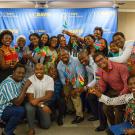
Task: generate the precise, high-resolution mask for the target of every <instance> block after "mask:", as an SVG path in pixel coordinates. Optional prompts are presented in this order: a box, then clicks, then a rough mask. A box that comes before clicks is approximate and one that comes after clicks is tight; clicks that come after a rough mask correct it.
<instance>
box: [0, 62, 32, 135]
mask: <svg viewBox="0 0 135 135" xmlns="http://www.w3.org/2000/svg"><path fill="white" fill-rule="evenodd" d="M24 75H25V67H24V66H23V65H20V64H17V65H16V66H15V68H14V70H13V74H12V75H11V76H8V77H7V78H6V79H5V80H4V81H3V82H2V83H1V84H0V118H1V120H2V121H4V122H5V123H6V125H5V129H4V132H3V135H14V133H13V131H14V130H15V128H16V126H17V125H18V123H19V121H20V120H21V119H22V117H23V116H24V108H23V107H21V106H20V105H21V103H22V102H23V100H24V97H25V93H26V90H27V87H28V86H29V85H30V82H29V81H27V82H26V84H25V85H24V86H23V83H24V81H23V78H24ZM22 86H23V88H22Z"/></svg>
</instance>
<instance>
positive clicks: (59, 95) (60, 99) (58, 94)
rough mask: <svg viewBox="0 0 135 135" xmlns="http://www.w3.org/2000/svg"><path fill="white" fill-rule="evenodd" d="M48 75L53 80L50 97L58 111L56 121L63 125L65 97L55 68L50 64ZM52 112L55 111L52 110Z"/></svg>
mask: <svg viewBox="0 0 135 135" xmlns="http://www.w3.org/2000/svg"><path fill="white" fill-rule="evenodd" d="M49 75H50V76H51V77H52V78H53V80H54V95H53V98H52V102H53V106H54V109H57V111H58V115H57V116H58V117H57V123H58V125H59V126H61V125H63V118H64V115H65V110H66V104H65V97H64V92H63V85H62V83H61V81H60V79H59V76H58V71H57V68H56V67H54V66H51V67H50V69H49ZM54 112H56V111H55V110H54Z"/></svg>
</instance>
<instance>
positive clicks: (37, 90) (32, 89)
mask: <svg viewBox="0 0 135 135" xmlns="http://www.w3.org/2000/svg"><path fill="white" fill-rule="evenodd" d="M29 80H30V81H31V83H32V84H31V85H30V86H29V88H28V90H27V93H32V94H34V98H40V97H43V96H45V92H46V91H48V90H49V91H54V81H53V78H51V77H50V76H48V75H44V78H43V79H42V80H39V79H38V78H37V77H36V76H35V75H32V76H31V77H29Z"/></svg>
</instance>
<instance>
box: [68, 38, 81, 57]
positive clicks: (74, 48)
mask: <svg viewBox="0 0 135 135" xmlns="http://www.w3.org/2000/svg"><path fill="white" fill-rule="evenodd" d="M68 48H69V50H70V54H71V55H73V57H77V54H78V52H79V50H80V49H81V44H80V42H79V41H78V40H77V38H76V37H74V36H71V37H70V39H69V42H68Z"/></svg>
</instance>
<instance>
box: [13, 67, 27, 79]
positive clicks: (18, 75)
mask: <svg viewBox="0 0 135 135" xmlns="http://www.w3.org/2000/svg"><path fill="white" fill-rule="evenodd" d="M24 76H25V68H23V67H17V68H16V70H15V71H14V72H13V78H14V80H15V81H16V82H19V81H22V80H23V78H24Z"/></svg>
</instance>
